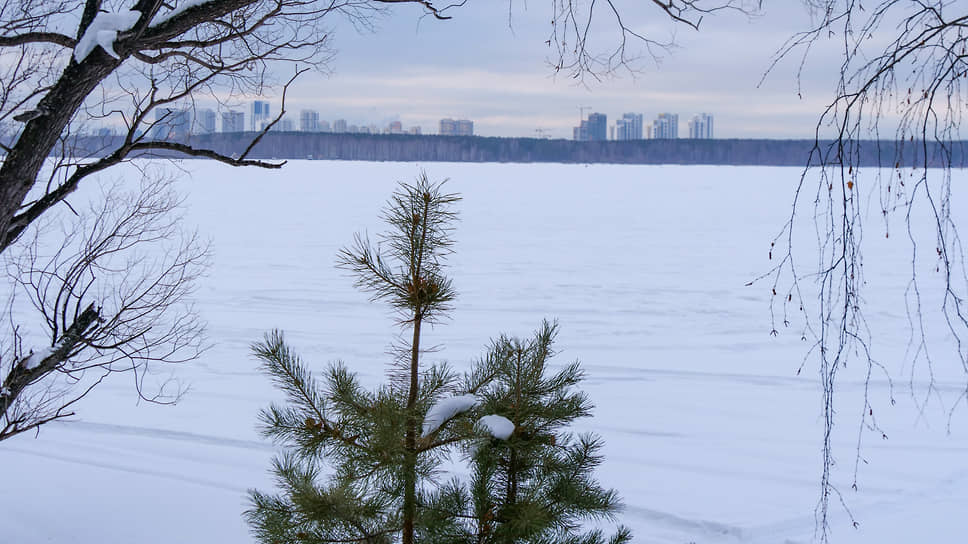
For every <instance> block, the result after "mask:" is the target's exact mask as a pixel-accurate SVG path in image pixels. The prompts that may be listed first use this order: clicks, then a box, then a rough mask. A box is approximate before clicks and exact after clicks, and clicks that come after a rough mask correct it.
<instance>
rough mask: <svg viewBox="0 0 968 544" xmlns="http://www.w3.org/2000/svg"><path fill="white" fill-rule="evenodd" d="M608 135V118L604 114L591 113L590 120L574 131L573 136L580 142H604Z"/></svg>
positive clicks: (582, 122)
mask: <svg viewBox="0 0 968 544" xmlns="http://www.w3.org/2000/svg"><path fill="white" fill-rule="evenodd" d="M607 135H608V117H606V115H605V114H604V113H589V114H588V119H582V121H581V124H580V125H578V126H577V127H575V128H574V129H573V130H572V136H573V137H574V139H575V140H578V141H580V142H587V141H604V140H606V139H607Z"/></svg>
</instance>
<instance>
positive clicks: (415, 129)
mask: <svg viewBox="0 0 968 544" xmlns="http://www.w3.org/2000/svg"><path fill="white" fill-rule="evenodd" d="M407 132H409V133H410V134H413V135H415V136H419V135H420V132H421V130H420V127H419V126H413V127H410V128H409V129H408V130H407Z"/></svg>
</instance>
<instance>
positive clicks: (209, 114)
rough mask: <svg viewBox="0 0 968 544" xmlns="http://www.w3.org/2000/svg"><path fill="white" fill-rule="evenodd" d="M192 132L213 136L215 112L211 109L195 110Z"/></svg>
mask: <svg viewBox="0 0 968 544" xmlns="http://www.w3.org/2000/svg"><path fill="white" fill-rule="evenodd" d="M192 132H193V133H195V134H213V133H214V132H215V111H214V110H211V109H202V110H197V111H196V112H195V123H194V127H192Z"/></svg>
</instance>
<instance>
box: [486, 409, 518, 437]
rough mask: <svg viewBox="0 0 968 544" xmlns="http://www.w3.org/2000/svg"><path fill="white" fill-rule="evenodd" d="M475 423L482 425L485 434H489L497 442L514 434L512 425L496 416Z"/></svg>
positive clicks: (504, 418)
mask: <svg viewBox="0 0 968 544" xmlns="http://www.w3.org/2000/svg"><path fill="white" fill-rule="evenodd" d="M477 422H478V423H480V424H481V425H483V426H484V428H485V429H487V432H489V433H491V436H493V437H494V438H497V439H499V440H507V439H508V438H510V437H511V433H513V432H514V423H512V422H511V420H510V419H508V418H506V417H504V416H499V415H497V414H491V415H488V416H484V417H482V418H481V419H478V420H477Z"/></svg>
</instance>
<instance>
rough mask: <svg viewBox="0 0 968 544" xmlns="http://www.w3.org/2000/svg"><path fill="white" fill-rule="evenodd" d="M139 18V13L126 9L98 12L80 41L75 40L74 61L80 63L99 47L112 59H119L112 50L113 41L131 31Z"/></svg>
mask: <svg viewBox="0 0 968 544" xmlns="http://www.w3.org/2000/svg"><path fill="white" fill-rule="evenodd" d="M139 17H141V12H140V11H135V10H127V9H126V10H122V11H118V12H115V13H105V12H99V13H98V14H97V15H95V16H94V20H93V21H91V24H90V26H88V27H87V30H85V31H84V35H82V36H81V39H80V40H77V45H76V46H74V60H75V61H77V62H82V61H83V60H84V59H86V58H87V56H88V55H90V54H91V52H92V51H94V48H95V47H97V46H99V45H100V46H101V48H102V49H104V51H105V52H106V53H107V54H109V55H111V56H112V57H114V58H116V59H117V58H121V57H120V56H119V55H118V53H117V52H116V51H115V50H114V41H115V40H117V39H118V34H119V33H121V32H126V31H128V30H131V28H132V27H133V26H134V25H135V24H136V23H137V22H138V18H139Z"/></svg>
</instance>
